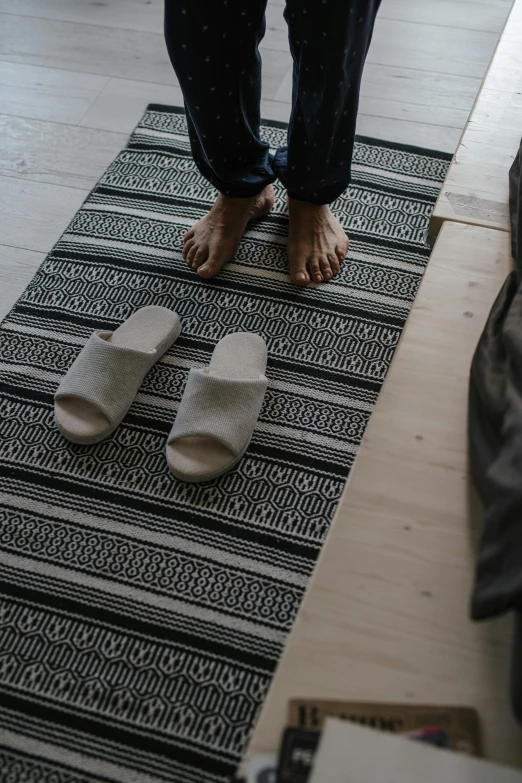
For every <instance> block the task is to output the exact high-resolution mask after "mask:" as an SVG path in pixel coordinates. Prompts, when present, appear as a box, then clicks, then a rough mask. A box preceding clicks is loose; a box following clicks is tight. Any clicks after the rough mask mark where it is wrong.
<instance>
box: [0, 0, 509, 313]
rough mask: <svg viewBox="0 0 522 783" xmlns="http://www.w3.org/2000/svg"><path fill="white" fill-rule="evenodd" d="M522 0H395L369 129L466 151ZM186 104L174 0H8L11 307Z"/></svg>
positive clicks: (274, 80)
mask: <svg viewBox="0 0 522 783" xmlns="http://www.w3.org/2000/svg"><path fill="white" fill-rule="evenodd" d="M510 4H511V0H436V2H434V0H383V3H382V7H381V11H380V14H379V19H378V23H377V26H376V30H375V36H374V41H373V44H372V47H371V50H370V53H369V55H368V61H367V66H366V72H365V76H364V84H363V90H362V100H361V107H360V115H359V123H358V130H359V133H362V134H366V135H372V136H376V137H380V138H386V139H389V140H392V141H402V142H406V143H413V144H420V145H424V146H428V147H433V148H437V149H443V150H447V151H451V152H452V151H454V150H455V148H456V145H457V142H458V139H459V136H460V133H461V131H462V129H463V127H464V125H465V122H466V119H467V116H468V113H469V111H470V109H471V106H472V104H473V101H474V98H475V95H476V93H477V91H478V88H479V85H480V81H481V78H482V77H483V75H484V72H485V70H486V67H487V64H488V62H489V59H490V57H491V55H492V52H493V49H494V47H495V44H496V41H497V38H498V35H499V32H500V30H501V29H502V26H503V23H504V21H505V18H506V16H507V14H508V11H509V7H510ZM283 6H284V0H269V3H268V10H267V22H268V24H267V34H266V37H265V39H264V41H263V46H262V53H263V55H264V68H263V75H264V83H263V106H262V109H263V114H264V116H265V117H267V118H271V119H282V120H286V119H288V116H289V100H290V89H291V60H290V54H289V52H288V44H287V33H286V25H285V22H284V20H283V17H282V9H283ZM154 101H156V102H167V103H180V101H181V93H180V91H179V88H178V87H177V85H176V80H175V78H174V75H173V73H172V69H171V67H170V63H169V61H168V59H167V55H166V52H165V46H164V42H163V35H162V0H105V1H104V2H86V1H85V0H17V2H16V3H13V2H12V0H0V138H1V139H2V143H1V144H0V224H1V226H2V231H1V234H0V317H2V316H3V315H5V314H6V312H7V311H8V310H9V308H10V307H11V306H12V304H13V303H14V301H15V300H16V298H17V297H18V296H19V294H20V293H21V292H22V291H23V289H24V288H25V286H26V285H27V283H28V282H29V280H30V279H31V277H32V275H33V274H34V271H35V270H36V268H37V267H38V265H39V264H40V262H41V261H42V259H43V258H44V254H45V253H46V252H47V251H48V250H49V249H50V248H51V246H52V245H53V243H54V242H55V241H56V240H57V239H58V237H59V236H60V234H61V233H62V231H63V230H64V229H65V227H66V225H67V223H68V221H69V220H70V218H71V217H72V215H73V214H74V212H75V211H76V210H77V209H78V207H79V206H80V204H81V202H82V201H83V199H84V197H85V196H86V194H87V192H88V190H89V189H90V188H91V187H92V186H93V185H94V184H95V183H96V181H97V180H98V178H99V177H100V175H101V174H102V172H103V171H104V169H105V168H106V166H107V165H108V163H109V162H110V161H111V159H112V158H113V157H114V156H115V155H116V153H117V152H118V151H119V150H120V149H121V147H122V146H123V145H124V143H125V141H126V138H127V135H128V134H129V133H130V131H131V130H132V128H133V127H134V125H135V124H136V122H137V120H138V118H139V116H140V115H141V113H142V111H143V109H144V107H145V106H146V104H147V103H149V102H154Z"/></svg>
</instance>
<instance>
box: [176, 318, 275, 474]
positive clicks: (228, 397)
mask: <svg viewBox="0 0 522 783" xmlns="http://www.w3.org/2000/svg"><path fill="white" fill-rule="evenodd" d="M266 358H267V350H266V344H265V341H264V340H263V338H262V337H260V336H259V335H257V334H251V333H249V332H237V333H236V334H229V335H227V336H226V337H223V339H222V340H220V341H219V342H218V344H217V345H216V347H215V348H214V353H213V354H212V359H211V361H210V365H209V366H208V367H206V368H205V369H202V370H194V369H193V370H191V371H190V373H189V377H188V380H187V385H186V387H185V391H184V393H183V397H182V399H181V403H180V406H179V410H178V415H177V416H176V420H175V422H174V426H173V427H172V430H171V433H170V435H169V438H168V440H167V449H166V451H167V462H168V464H169V468H170V470H171V471H172V473H173V474H174V475H175V476H176V478H179V479H181V480H182V481H210V480H211V479H214V478H217V477H218V476H221V475H223V473H227V471H229V470H231V469H232V468H233V467H234V466H235V465H237V463H238V462H239V460H240V459H241V457H242V456H243V454H244V453H245V451H246V450H247V448H248V444H249V443H250V439H251V438H252V434H253V432H254V428H255V426H256V422H257V419H258V417H259V413H260V411H261V406H262V405H263V399H264V396H265V392H266V388H267V384H268V381H267V379H266V377H265V371H266Z"/></svg>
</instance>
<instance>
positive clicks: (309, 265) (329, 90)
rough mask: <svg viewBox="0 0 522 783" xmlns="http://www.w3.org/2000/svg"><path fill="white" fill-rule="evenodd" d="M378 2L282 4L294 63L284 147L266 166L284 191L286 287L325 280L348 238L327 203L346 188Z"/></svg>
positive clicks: (337, 264) (295, 1)
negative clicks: (287, 227) (287, 228)
mask: <svg viewBox="0 0 522 783" xmlns="http://www.w3.org/2000/svg"><path fill="white" fill-rule="evenodd" d="M379 5H380V0H342V1H341V0H287V5H286V9H285V18H286V20H287V22H288V27H289V38H290V48H291V51H292V56H293V58H294V90H293V107H292V117H291V120H290V127H289V130H288V148H287V149H283V150H280V151H279V152H278V153H277V155H276V158H275V161H274V168H275V171H276V174H277V175H278V177H279V179H280V180H281V181H282V182H283V184H284V185H285V186H286V188H287V190H288V195H289V211H290V240H289V249H288V252H289V260H290V274H291V278H292V280H293V282H295V283H297V284H300V285H306V284H307V283H308V282H309V280H310V279H312V280H314V281H316V282H320V281H322V280H329V279H330V278H331V277H333V276H334V275H335V274H336V273H337V272H338V271H339V268H340V262H342V260H343V259H344V256H345V254H346V251H347V248H348V238H347V237H346V234H345V233H344V231H343V229H342V227H341V225H340V224H339V222H338V220H337V219H336V218H335V216H334V215H333V214H332V213H331V212H330V210H329V208H328V204H330V203H331V202H332V201H334V200H335V199H336V198H337V197H338V196H340V195H341V193H343V191H344V190H345V189H346V188H347V186H348V184H349V182H350V168H351V162H352V153H353V145H354V138H355V123H356V118H357V108H358V103H359V89H360V83H361V77H362V71H363V66H364V61H365V58H366V54H367V52H368V48H369V46H370V41H371V36H372V32H373V26H374V22H375V17H376V14H377V10H378V8H379Z"/></svg>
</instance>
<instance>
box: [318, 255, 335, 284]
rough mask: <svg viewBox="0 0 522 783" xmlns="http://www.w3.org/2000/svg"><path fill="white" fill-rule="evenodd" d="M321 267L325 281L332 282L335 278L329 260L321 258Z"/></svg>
mask: <svg viewBox="0 0 522 783" xmlns="http://www.w3.org/2000/svg"><path fill="white" fill-rule="evenodd" d="M319 265H320V267H321V272H322V275H323V277H324V279H325V280H331V279H332V277H333V273H332V268H331V266H330V262H329V260H328V259H327V258H320V259H319Z"/></svg>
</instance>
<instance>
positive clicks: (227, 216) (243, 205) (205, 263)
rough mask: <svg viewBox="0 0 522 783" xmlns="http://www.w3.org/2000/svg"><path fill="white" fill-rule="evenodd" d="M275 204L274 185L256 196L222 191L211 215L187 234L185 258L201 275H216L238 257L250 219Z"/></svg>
mask: <svg viewBox="0 0 522 783" xmlns="http://www.w3.org/2000/svg"><path fill="white" fill-rule="evenodd" d="M273 206H274V189H273V187H272V185H268V187H266V188H265V189H264V190H263V192H262V193H260V194H259V195H258V196H254V197H253V198H230V197H229V196H223V195H222V194H220V195H219V196H218V197H217V200H216V203H215V204H214V206H213V207H212V209H211V210H210V212H209V213H208V215H205V217H203V218H201V220H198V222H197V223H195V224H194V225H193V226H192V228H191V229H190V231H187V233H186V234H185V237H184V239H183V258H184V259H185V261H186V262H187V264H188V265H189V266H190V267H191V268H192V269H194V270H195V271H196V272H197V273H198V275H199V276H200V277H203V278H205V279H207V278H209V277H214V275H217V273H218V272H219V271H220V270H221V268H222V267H223V266H224V265H225V264H226V263H228V261H230V260H231V259H232V258H233V257H234V256H235V254H236V251H237V249H238V247H239V243H240V241H241V237H242V236H243V233H244V231H245V228H246V225H247V223H248V221H249V220H255V219H256V218H261V217H263V215H267V214H268V213H269V212H270V210H271V209H272V207H273Z"/></svg>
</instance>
